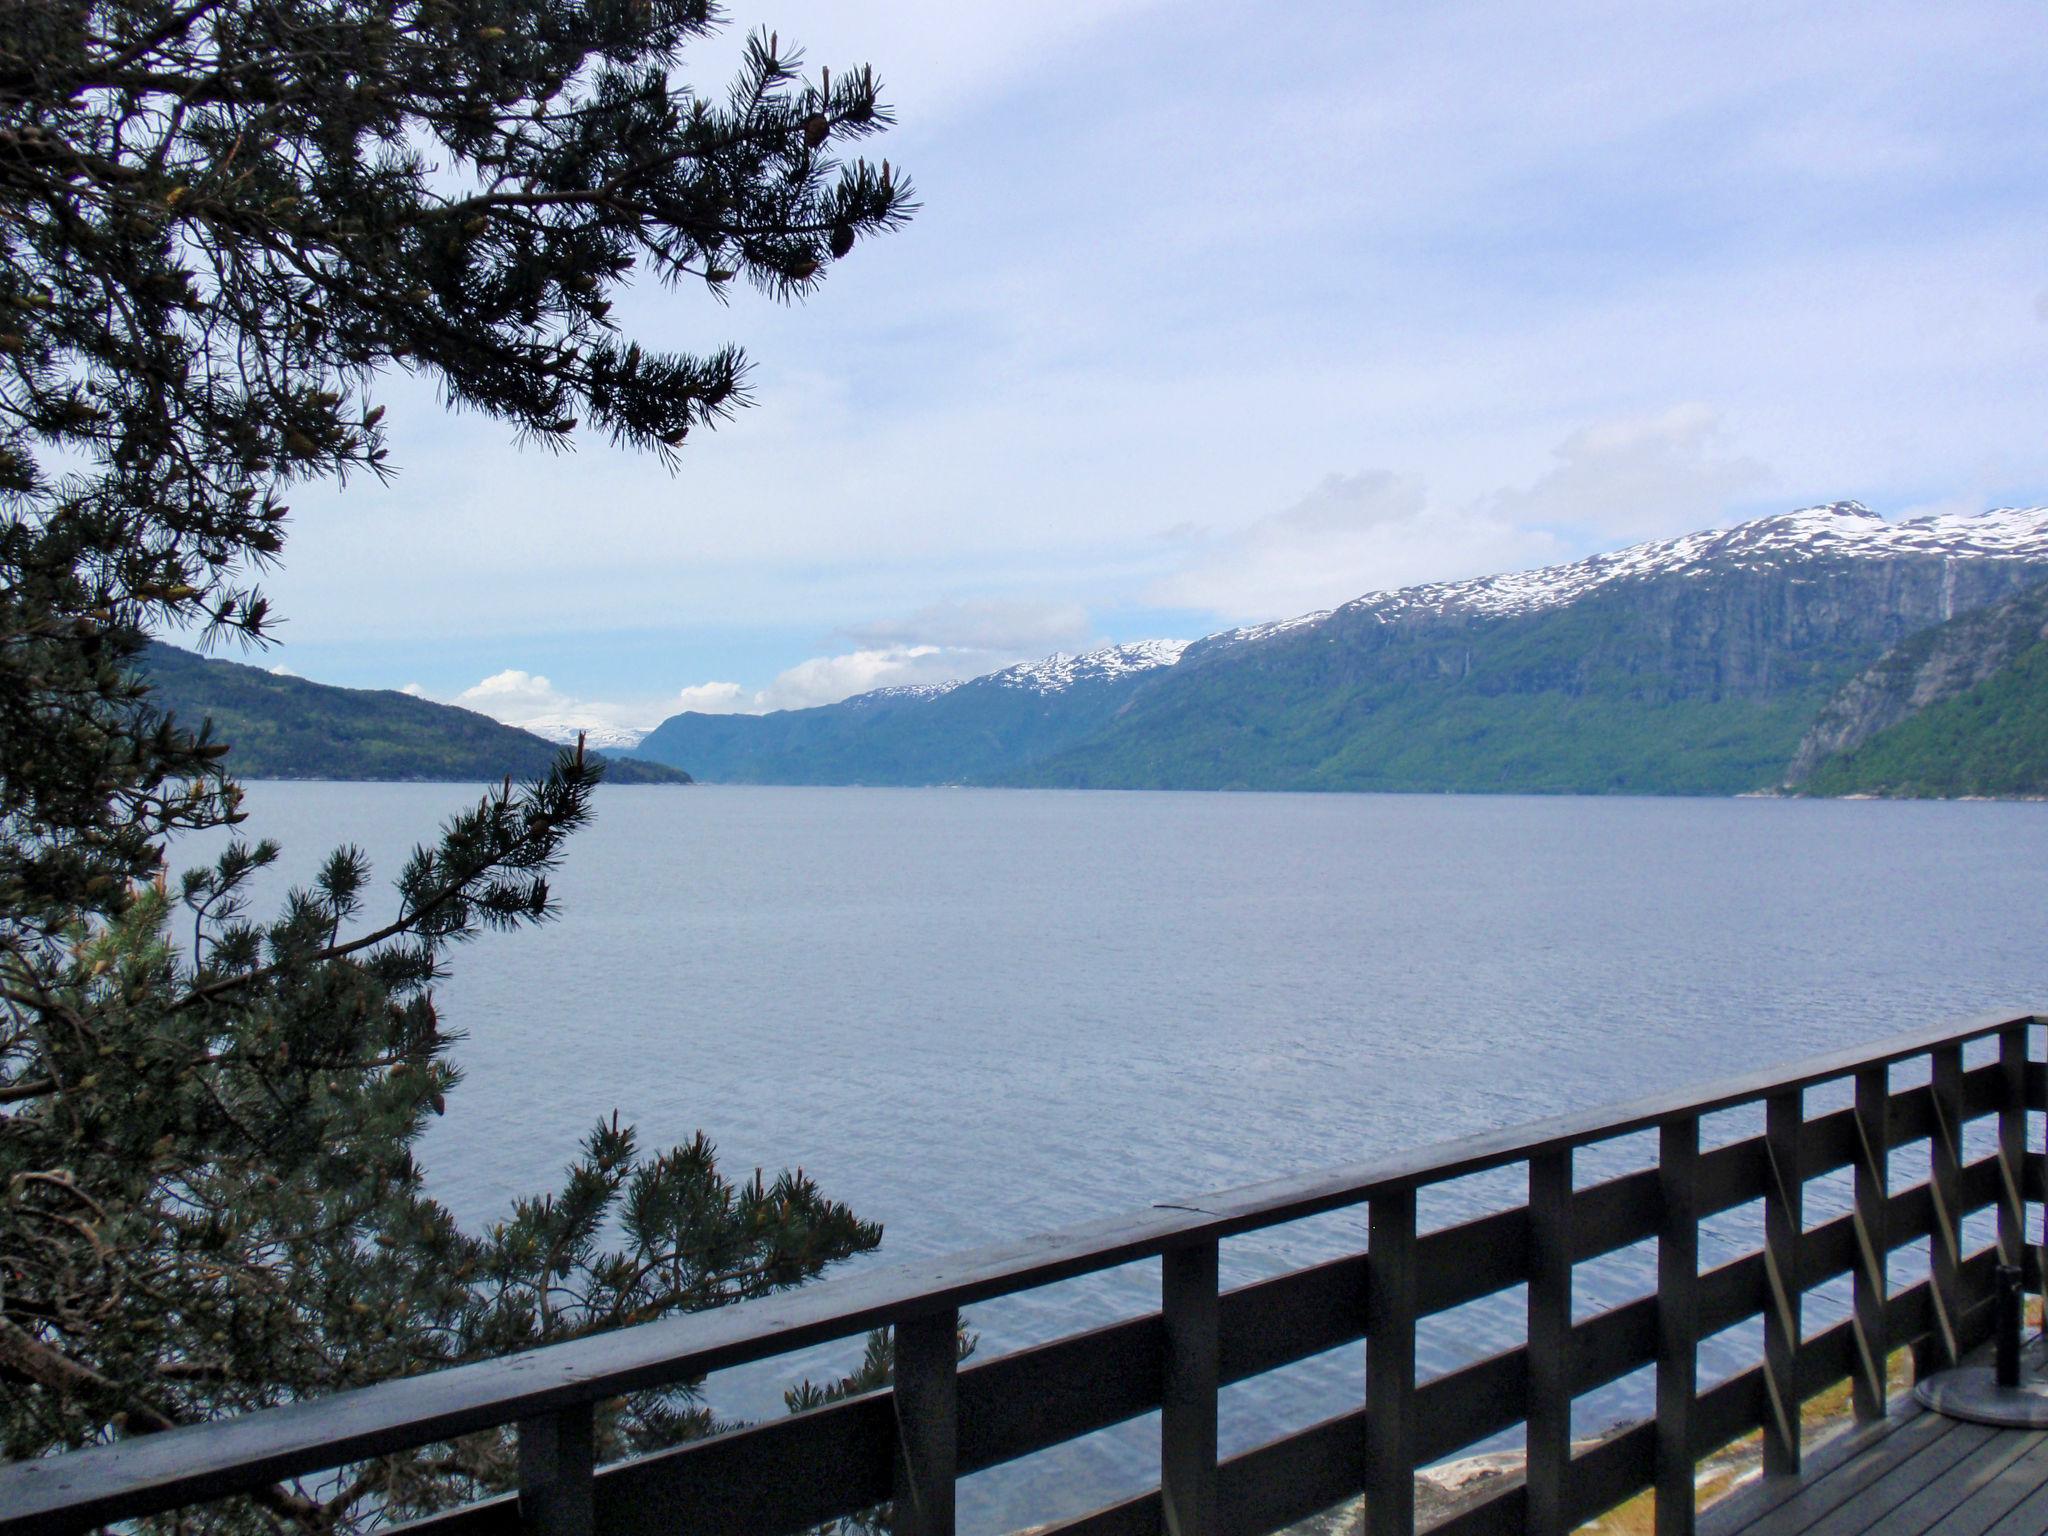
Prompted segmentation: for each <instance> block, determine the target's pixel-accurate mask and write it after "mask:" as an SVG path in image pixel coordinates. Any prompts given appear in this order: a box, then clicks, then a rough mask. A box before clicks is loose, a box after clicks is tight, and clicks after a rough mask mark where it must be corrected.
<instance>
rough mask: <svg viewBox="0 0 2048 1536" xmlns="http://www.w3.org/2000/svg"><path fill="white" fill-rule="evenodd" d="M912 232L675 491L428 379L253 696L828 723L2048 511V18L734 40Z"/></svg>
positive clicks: (278, 599) (825, 29) (1265, 22)
mask: <svg viewBox="0 0 2048 1536" xmlns="http://www.w3.org/2000/svg"><path fill="white" fill-rule="evenodd" d="M730 11H731V25H730V27H729V29H728V31H727V33H726V34H725V35H724V36H722V37H720V38H718V39H716V40H714V41H713V42H712V43H710V44H709V45H707V46H705V47H703V48H701V49H700V50H698V51H697V52H696V53H695V54H694V55H693V56H692V57H691V58H690V59H689V60H688V61H687V63H686V67H685V71H684V74H685V78H687V79H688V80H689V81H690V83H691V84H692V85H693V87H696V88H698V89H708V90H716V89H720V88H722V84H723V82H724V80H725V79H726V78H727V77H728V76H729V74H730V72H731V69H732V66H733V63H734V60H735V58H736V55H737V50H738V45H739V42H740V39H741V38H742V37H743V36H744V34H745V32H746V31H747V30H748V29H749V28H752V27H755V26H760V27H773V28H774V29H775V30H776V31H777V32H778V34H779V36H780V37H781V39H782V40H783V41H784V42H788V41H791V40H794V41H796V42H798V43H800V44H801V45H802V46H803V47H804V49H805V51H806V54H807V57H808V61H809V63H810V65H811V66H813V67H815V66H817V65H829V66H831V67H833V68H834V69H835V70H837V69H842V68H845V67H847V66H849V65H852V64H857V63H862V62H866V63H871V64H872V65H873V66H874V68H875V70H876V72H877V74H878V75H879V76H880V77H881V79H882V81H883V83H884V96H885V98H886V99H887V100H888V101H890V103H891V104H892V105H893V106H894V107H895V109H896V111H897V114H898V117H899V125H898V127H897V128H895V129H894V130H892V131H891V132H890V133H889V134H887V135H886V136H885V137H884V138H882V139H881V140H879V141H874V142H873V143H872V145H871V148H870V151H869V152H870V153H871V154H874V155H876V156H880V155H887V156H888V158H889V159H890V161H891V163H892V164H893V165H897V166H901V167H904V168H906V169H907V170H908V172H909V175H910V177H911V179H912V181H913V182H914V184H915V185H916V187H917V190H918V196H919V200H920V202H921V204H922V208H921V211H920V212H919V213H918V215H917V217H916V218H915V219H914V220H913V221H912V223H911V224H910V226H909V227H908V228H907V229H905V230H903V231H901V232H900V233H896V234H892V235H887V236H883V237H880V238H878V239H875V240H873V241H869V242H864V243H863V244H862V245H861V246H860V247H858V248H857V249H856V250H855V252H854V253H853V255H852V256H851V257H850V258H849V259H848V260H846V261H844V262H842V263H840V264H838V265H837V266H835V267H834V268H833V269H832V273H831V275H830V277H829V279H828V281H827V282H826V283H825V284H824V286H823V287H822V288H821V289H820V290H819V291H818V293H817V294H816V295H815V296H814V297H812V298H811V299H810V300H808V301H807V302H805V303H804V304H802V305H801V306H798V307H795V308H783V307H780V306H777V305H775V304H773V303H771V302H769V301H768V300H766V299H765V298H761V297H759V296H755V295H741V296H738V297H736V298H735V300H734V301H733V302H732V303H731V304H729V305H725V306H721V305H719V304H717V303H716V302H714V301H712V300H711V299H709V298H708V297H707V296H706V295H705V294H704V293H703V292H702V291H701V290H699V289H691V288H685V289H665V288H661V287H659V286H656V285H652V284H650V285H646V286H643V287H637V288H635V289H634V290H633V291H631V292H630V293H628V294H626V295H625V296H624V297H623V298H622V299H621V301H620V302H619V303H618V305H617V307H616V309H615V311H614V315H615V318H618V319H619V320H620V321H621V322H622V324H623V325H624V326H625V328H626V329H627V330H628V331H629V332H630V333H632V334H634V335H636V336H638V337H640V338H641V339H643V340H645V341H647V342H648V343H650V344H653V345H659V346H663V347H672V348H686V349H695V350H704V351H709V350H712V349H714V348H716V347H717V346H719V345H722V344H724V343H727V342H735V343H738V344H740V345H741V346H743V347H744V348H745V349H746V351H747V352H748V353H749V355H750V356H751V358H752V360H753V368H754V371H753V375H752V385H753V390H754V393H755V395H756V396H757V399H758V403H757V404H756V405H754V406H753V407H752V408H750V409H749V410H747V411H745V412H744V413H743V414H742V415H741V416H740V418H739V419H737V420H736V421H734V422H732V423H730V424H728V425H726V426H724V427H721V428H720V429H718V430H716V431H715V432H709V433H700V434H695V435H693V437H692V439H691V442H690V444H689V446H688V447H687V449H686V450H685V451H684V452H683V454H682V456H681V464H680V467H679V469H678V470H677V471H676V472H674V473H673V474H671V473H669V472H668V471H666V470H664V469H663V468H662V466H661V465H660V464H658V463H657V462H655V461H654V460H653V459H651V458H646V457H639V456H635V455H632V454H628V453H624V452H621V451H616V450H613V449H611V448H609V447H607V446H606V445H604V444H602V443H601V442H596V441H591V440H587V439H586V440H585V441H583V442H582V443H581V444H580V445H579V446H578V448H577V449H576V451H575V452H573V453H568V454H562V455H552V454H550V453H548V452H547V451H545V450H542V449H538V448H533V447H525V448H521V447H518V446H516V445H515V444H514V442H513V436H512V433H511V432H510V431H509V430H508V429H507V428H506V427H505V426H504V425H503V424H501V423H496V422H493V421H490V420H488V419H485V418H481V417H478V416H475V415H452V414H450V413H448V412H446V411H444V410H443V409H442V407H441V404H440V402H439V399H438V396H437V395H436V393H435V391H434V389H433V387H432V384H431V382H430V381H420V380H414V379H408V378H405V377H402V376H400V377H391V378H387V379H385V380H384V381H382V383H381V384H380V386H379V390H378V397H379V398H380V399H381V400H382V401H383V402H384V403H386V404H387V405H388V407H389V416H388V417H387V420H388V421H389V422H390V423H391V425H392V428H393V430H392V434H391V455H392V461H393V463H394V465H395V466H396V467H397V469H398V475H397V477H396V478H395V479H394V480H393V481H392V482H391V483H389V484H388V485H378V484H375V483H374V482H368V481H360V480H359V481H356V482H352V483H351V484H349V485H348V486H346V487H343V488H332V487H322V488H305V487H302V488H300V489H299V492H298V494H297V495H295V496H294V497H293V498H292V500H293V509H294V515H293V518H292V522H291V526H290V538H289V543H288V546H287V549H286V552H285V557H284V562H283V565H282V568H281V569H280V570H279V571H277V572H276V573H274V574H273V576H272V577H270V578H269V579H268V581H267V590H268V591H269V592H270V594H271V595H272V597H273V599H274V601H275V604H276V606H277V609H278V611H279V612H280V613H281V615H282V616H283V619H284V620H285V622H284V623H283V624H282V625H281V626H280V628H279V634H280V636H281V637H282V640H281V643H280V644H279V645H277V646H275V647H273V648H272V649H271V650H270V651H269V652H267V653H264V654H262V655H261V656H259V657H255V658H244V659H254V660H258V661H259V662H260V663H261V664H263V665H274V666H279V667H283V668H286V669H288V670H290V671H293V672H296V673H298V674H300V675H302V676H306V677H310V678H314V679H316V680H318V681H322V682H330V683H339V684H345V685H348V686H352V687H382V688H398V687H406V688H409V689H411V690H412V691H416V692H420V693H423V694H425V695H427V696H429V697H432V698H437V699H443V700H447V701H451V702H460V703H464V704H467V705H469V706H470V707H474V708H479V709H483V710H485V711H486V712H487V713H491V714H494V715H497V716H498V717H499V718H501V719H506V720H510V721H513V722H514V723H528V722H531V721H536V720H558V721H561V720H566V721H573V722H577V723H587V724H591V725H613V726H633V727H647V726H651V725H653V724H655V723H656V722H657V721H659V720H661V719H662V718H664V717H666V716H667V715H670V714H673V713H675V712H677V711H678V710H681V709H686V708H696V709H710V710H721V711H732V710H753V711H758V710H764V709H772V708H793V707H802V706H805V705H811V704H820V703H828V702H831V701H832V700H835V699H838V698H842V697H845V696H847V695H849V694H851V693H856V692H860V691H863V690H865V689H867V688H872V687H877V686H882V685H885V684H891V683H899V682H916V681H934V680H938V679H942V678H946V677H954V676H970V675H974V674H977V673H981V672H986V671H989V670H991V669H993V668H994V667H998V666H1002V665H1006V664H1008V663H1010V662H1013V661H1016V660H1021V659H1026V658H1030V657H1036V656H1041V655H1044V654H1047V653H1049V652H1051V651H1054V650H1069V651H1072V650H1078V649H1082V648H1085V647H1088V646H1091V645H1094V644H1099V643H1103V642H1107V641H1132V640H1139V639H1146V638H1153V637H1178V638H1192V637H1195V636H1198V635H1201V634H1203V633H1207V632H1209V631H1212V630H1215V629H1218V628H1222V627H1227V626H1229V625H1232V624H1237V623H1243V622H1250V621H1259V620H1266V619H1273V618H1279V617H1284V616H1288V615H1292V614H1295V613H1300V612H1305V611H1309V610H1312V609H1317V608H1322V607H1327V606H1329V605H1331V604H1333V603H1337V602H1341V601H1344V600H1346V599H1349V598H1352V597H1356V596H1358V595H1360V594H1362V593H1365V592H1368V591H1374V590H1379V589H1383V588H1388V587H1394V586H1400V585H1404V584H1408V583H1411V582H1417V581H1424V580H1440V579H1452V578H1457V577H1462V576H1472V575H1480V574H1485V573H1488V572H1492V571H1498V570H1507V569H1515V568H1520V567H1526V566H1533V565H1541V564H1547V563H1550V562H1552V561H1556V560H1561V559H1569V558H1575V557H1577V556H1579V555H1583V554H1587V553H1591V552H1594V551H1596V550H1601V549H1611V548H1616V547H1619V546H1622V545H1625V544H1629V543H1633V542H1637V541H1640V540H1643V539H1648V538H1656V537H1661V536H1665V535H1669V534H1675V533H1681V532H1686V531H1690V530H1693V529H1696V528H1703V527H1712V526H1718V525H1724V524H1727V523H1730V522H1735V521H1739V520H1741V519H1743V518H1746V517H1753V516H1759V515H1763V514H1766V513H1769V512H1774V511H1782V510H1785V509H1787V508H1791V507H1797V506H1804V505H1810V504H1813V503H1816V502H1824V501H1834V500H1841V499H1850V498H1853V499H1856V500H1860V501H1863V502H1865V503H1867V504H1869V505H1870V506H1872V507H1873V508H1875V509H1877V510H1878V511H1880V512H1883V513H1885V514H1886V515H1888V516H1894V517H1903V516H1910V515H1916V514H1919V513H1923V512H1929V511H1937V510H1983V509H1985V508H1988V507H1992V506H1997V505H2012V504H2034V503H2038V502H2042V501H2048V435H2044V428H2048V28H2044V27H2043V26H2042V25H2041V17H2040V12H2039V8H2038V4H2037V3H2026V4H2020V3H2013V4H2003V3H1973V0H1946V3H1944V4H1942V5H1939V6H1930V5H1927V4H1925V3H1924V0H1916V3H1907V4H1891V3H1886V0H1859V3H1855V4H1840V5H1838V4H1800V3H1786V0H1776V3H1772V4H1743V3H1731V0H1713V3H1710V4H1688V3H1683V0H1665V3H1660V4H1658V5H1655V6H1644V5H1642V4H1640V3H1639V0H1636V3H1628V4H1618V3H1617V4H1606V3H1575V0H1553V3H1546V4H1542V5H1529V4H1518V3H1504V0H1495V3H1488V4H1466V3H1458V0H1429V3H1416V4H1405V3H1404V4H1392V3H1377V0H1375V3H1361V0H1347V3H1332V4H1319V3H1308V0H1289V3H1286V4H1277V3H1273V4H1267V5H1263V6H1251V7H1247V6H1243V5H1223V4H1210V3H1185V4H1170V3H1144V0H1102V3H1084V0H1041V3H1038V4H1034V5H1028V6H1023V5H1014V4H1004V5H986V4H980V3H974V4H967V3H961V0H900V3H892V0H873V3H868V4H863V5H858V6H850V5H846V4H844V3H838V4H833V3H828V0H790V3H777V0H760V3H759V4H756V3H754V0H734V3H733V4H732V5H731V6H730Z"/></svg>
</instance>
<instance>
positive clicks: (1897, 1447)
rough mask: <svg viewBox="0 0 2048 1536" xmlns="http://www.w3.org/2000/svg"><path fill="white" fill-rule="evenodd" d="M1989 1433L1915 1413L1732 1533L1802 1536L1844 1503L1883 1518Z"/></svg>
mask: <svg viewBox="0 0 2048 1536" xmlns="http://www.w3.org/2000/svg"><path fill="white" fill-rule="evenodd" d="M1990 1434H1991V1431H1990V1430H1986V1429H1980V1428H1979V1427H1978V1426H1976V1425H1974V1424H1963V1423H1959V1422H1957V1421H1956V1420H1954V1419H1944V1418H1942V1417H1940V1416H1939V1415H1937V1414H1931V1413H1918V1414H1914V1415H1912V1416H1911V1417H1910V1418H1908V1420H1907V1422H1905V1423H1903V1424H1901V1425H1900V1426H1899V1428H1898V1429H1897V1430H1895V1431H1894V1432H1893V1433H1892V1434H1890V1435H1888V1436H1886V1437H1885V1438H1884V1439H1883V1440H1882V1441H1880V1442H1879V1443H1878V1444H1877V1445H1874V1446H1872V1447H1871V1448H1870V1449H1869V1450H1868V1451H1866V1452H1865V1453H1864V1454H1862V1455H1861V1456H1858V1457H1855V1458H1853V1459H1851V1460H1850V1461H1848V1462H1846V1463H1844V1464H1843V1465H1842V1466H1840V1467H1838V1468H1836V1469H1835V1470H1834V1471H1832V1472H1830V1473H1829V1474H1827V1475H1826V1476H1824V1477H1821V1478H1819V1479H1817V1480H1815V1479H1804V1480H1802V1481H1803V1484H1804V1485H1803V1486H1801V1487H1799V1488H1798V1489H1797V1490H1796V1491H1794V1492H1793V1493H1792V1495H1791V1497H1789V1498H1786V1499H1784V1500H1782V1501H1781V1502H1779V1503H1778V1504H1777V1505H1776V1506H1775V1507H1774V1508H1771V1509H1769V1510H1766V1511H1764V1512H1762V1513H1761V1514H1759V1515H1757V1516H1755V1517H1754V1518H1749V1519H1745V1520H1742V1521H1741V1522H1740V1523H1739V1524H1737V1525H1736V1526H1735V1527H1734V1529H1735V1530H1736V1531H1738V1532H1740V1533H1741V1536H1805V1533H1806V1532H1807V1531H1808V1530H1809V1529H1811V1528H1812V1527H1813V1526H1815V1525H1817V1524H1819V1523H1820V1522H1821V1521H1823V1520H1825V1519H1827V1518H1828V1517H1829V1516H1830V1515H1832V1514H1834V1512H1835V1511H1836V1510H1838V1509H1841V1508H1842V1507H1843V1506H1845V1505H1849V1504H1852V1503H1853V1504H1854V1505H1855V1506H1856V1507H1857V1508H1859V1509H1874V1510H1875V1511H1876V1512H1877V1513H1879V1514H1882V1513H1883V1512H1884V1511H1886V1510H1889V1509H1890V1508H1891V1507H1892V1505H1894V1504H1897V1503H1902V1502H1904V1501H1905V1500H1906V1499H1907V1498H1910V1497H1911V1496H1912V1495H1913V1494H1914V1493H1915V1492H1917V1491H1918V1490H1919V1489H1921V1488H1923V1487H1925V1486H1926V1485H1927V1482H1928V1481H1929V1479H1930V1478H1933V1477H1936V1476H1939V1475H1940V1474H1941V1473H1942V1472H1944V1471H1946V1470H1947V1469H1948V1468H1950V1467H1952V1466H1954V1465H1955V1464H1956V1463H1957V1462H1959V1461H1961V1460H1962V1459H1963V1458H1964V1457H1965V1456H1967V1455H1969V1454H1970V1452H1971V1451H1973V1450H1975V1449H1976V1448H1977V1447H1978V1446H1979V1445H1981V1444H1982V1443H1983V1442H1984V1440H1985V1439H1986V1438H1987V1437H1988V1436H1989V1435H1990Z"/></svg>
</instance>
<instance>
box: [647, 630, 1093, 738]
mask: <svg viewBox="0 0 2048 1536" xmlns="http://www.w3.org/2000/svg"><path fill="white" fill-rule="evenodd" d="M1080 632H1081V633H1082V634H1084V635H1085V634H1086V632H1087V631H1086V626H1085V621H1084V623H1083V625H1082V627H1081V630H1080ZM1057 649H1059V646H1058V645H1057V644H1053V645H1049V646H1045V647H1043V648H1042V649H1040V648H1037V642H1036V640H1034V642H1033V644H1032V645H1031V646H1027V647H1025V648H1024V649H1023V650H1021V651H1018V650H1012V649H1002V650H996V649H986V648H982V647H978V646H959V645H950V646H947V645H876V646H864V647H862V648H861V649H859V650H856V651H841V652H839V653H838V654H836V655H832V656H813V657H811V658H810V659H809V660H808V661H800V662H798V663H797V664H796V665H795V666H793V667H789V668H786V669H785V670H783V671H782V672H780V673H778V674H776V677H775V680H774V681H773V682H771V683H769V684H768V686H767V687H765V688H761V689H757V690H755V691H753V692H751V693H750V692H748V691H747V690H746V689H745V688H743V687H741V686H740V685H739V684H738V683H697V684H693V685H692V686H690V687H688V688H684V689H683V690H681V692H680V693H678V694H677V695H676V698H675V700H674V701H673V702H674V706H675V708H677V709H690V710H696V711H697V712H698V713H700V714H706V715H762V714H767V713H768V712H769V711H770V710H777V709H813V708H816V707H817V706H819V705H821V704H837V703H838V702H839V701H840V700H841V699H850V698H852V697H853V696H854V695H855V694H857V693H870V692H872V691H873V690H875V689H877V688H900V687H904V686H907V685H910V684H914V683H949V682H953V681H954V680H956V679H959V678H967V677H980V676H981V675H982V674H983V673H986V672H994V671H997V670H998V669H1000V668H1002V667H1006V666H1009V665H1010V664H1012V663H1013V662H1016V661H1020V660H1024V659H1027V658H1030V659H1035V658H1037V657H1039V656H1042V655H1046V654H1048V653H1049V652H1050V651H1053V650H1057Z"/></svg>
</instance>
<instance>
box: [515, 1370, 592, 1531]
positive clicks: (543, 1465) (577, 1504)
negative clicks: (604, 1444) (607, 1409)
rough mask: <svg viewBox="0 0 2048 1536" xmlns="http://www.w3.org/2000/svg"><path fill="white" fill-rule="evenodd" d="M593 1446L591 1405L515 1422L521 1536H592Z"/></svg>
mask: <svg viewBox="0 0 2048 1536" xmlns="http://www.w3.org/2000/svg"><path fill="white" fill-rule="evenodd" d="M596 1442H597V1433H596V1413H595V1410H594V1409H593V1407H592V1405H591V1404H589V1403H578V1404H577V1405H575V1406H574V1407H570V1408H563V1409H560V1410H558V1411H557V1412H555V1413H548V1414H542V1415H540V1416H539V1417H538V1418H532V1419H522V1420H520V1421H519V1529H520V1530H521V1532H522V1533H524V1536H591V1532H592V1530H593V1528H594V1526H595V1524H596V1516H595V1513H594V1510H593V1507H592V1494H593V1484H592V1481H591V1479H592V1474H593V1473H594V1472H595V1471H596V1469H597V1444H596Z"/></svg>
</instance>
